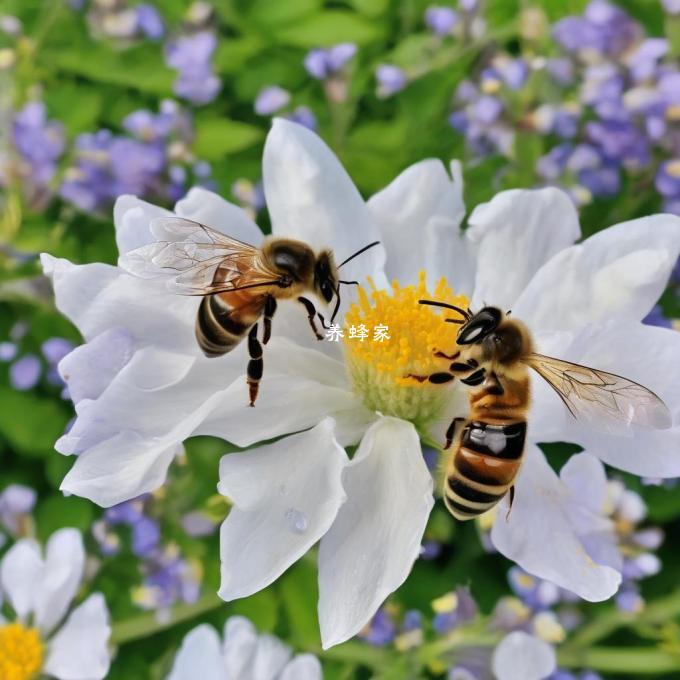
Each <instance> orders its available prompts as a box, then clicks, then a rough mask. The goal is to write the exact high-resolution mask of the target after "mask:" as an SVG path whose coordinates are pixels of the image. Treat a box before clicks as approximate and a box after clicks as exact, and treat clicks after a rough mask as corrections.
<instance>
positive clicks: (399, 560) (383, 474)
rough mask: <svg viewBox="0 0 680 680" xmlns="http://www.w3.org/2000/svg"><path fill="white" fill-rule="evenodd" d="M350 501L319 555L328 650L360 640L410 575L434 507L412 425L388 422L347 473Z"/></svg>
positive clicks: (376, 428)
mask: <svg viewBox="0 0 680 680" xmlns="http://www.w3.org/2000/svg"><path fill="white" fill-rule="evenodd" d="M343 486H344V487H345V490H346V492H347V496H348V499H347V502H346V503H345V504H344V505H343V506H342V508H341V509H340V512H338V517H337V519H336V520H335V522H334V523H333V526H332V527H331V529H330V531H329V532H328V533H327V534H326V535H325V536H324V537H323V539H322V540H321V547H320V549H319V623H320V626H321V640H322V644H323V647H324V649H327V648H328V647H331V646H333V645H336V644H339V643H340V642H344V641H345V640H347V639H348V638H350V637H352V636H353V635H356V633H358V632H359V630H361V628H363V626H364V625H366V623H368V621H369V620H370V618H371V617H372V616H373V614H375V612H376V610H377V609H378V607H379V606H380V605H381V604H382V602H383V601H384V600H385V598H386V597H387V596H388V595H389V594H390V593H392V592H393V591H394V590H396V589H397V588H398V587H399V586H400V585H401V584H402V583H403V582H404V581H405V580H406V577H407V576H408V574H409V572H410V571H411V567H412V565H413V562H414V561H415V559H416V558H417V557H418V553H419V551H420V544H421V539H422V537H423V532H424V531H425V525H426V524H427V518H428V517H429V515H430V510H431V509H432V505H433V503H434V500H433V498H432V477H431V476H430V473H429V471H428V469H427V466H426V465H425V462H424V460H423V457H422V453H421V448H420V442H419V440H418V435H417V433H416V431H415V428H414V427H413V425H411V424H410V423H407V422H406V421H403V420H398V419H396V418H382V419H380V420H379V421H377V422H376V423H375V424H373V425H372V426H371V427H370V428H369V430H368V431H367V432H366V435H365V436H364V439H363V440H362V442H361V444H360V446H359V449H358V450H357V452H356V453H355V455H354V458H353V459H352V462H351V463H350V464H349V465H348V466H347V468H346V469H345V472H344V474H343Z"/></svg>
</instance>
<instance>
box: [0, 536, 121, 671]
mask: <svg viewBox="0 0 680 680" xmlns="http://www.w3.org/2000/svg"><path fill="white" fill-rule="evenodd" d="M84 566H85V549H84V548H83V540H82V537H81V535H80V533H79V532H78V531H77V530H76V529H60V530H59V531H56V532H55V533H54V534H52V536H51V537H50V539H49V541H48V542H47V546H46V549H45V554H44V556H43V554H42V551H41V549H40V546H39V545H38V544H37V543H36V542H35V541H34V540H32V539H28V538H22V539H20V540H19V541H17V542H16V543H15V544H14V545H13V546H12V547H11V548H10V549H9V550H8V551H7V553H6V554H5V556H4V557H3V559H2V562H1V563H0V586H1V589H0V595H1V596H2V597H3V598H5V599H6V601H7V604H8V605H9V608H10V609H11V610H12V611H13V616H12V617H10V619H8V620H7V619H4V618H3V617H2V616H1V615H0V677H1V678H4V679H5V680H30V679H31V678H34V677H35V676H37V675H38V674H40V675H47V676H49V677H53V678H59V679H60V680H99V678H104V677H105V676H106V674H107V673H108V670H109V663H110V660H111V657H110V654H109V650H108V648H107V643H108V640H109V636H110V635H111V628H110V626H109V612H108V609H107V607H106V603H105V601H104V597H103V596H102V595H101V593H94V594H92V595H90V596H89V597H88V598H87V599H86V600H85V601H84V602H83V603H82V604H80V605H78V606H77V607H76V608H75V609H73V610H72V611H71V603H72V601H73V598H74V597H75V595H76V593H77V592H78V588H79V587H80V584H81V581H82V577H83V569H84ZM1 602H2V600H1V599H0V603H1Z"/></svg>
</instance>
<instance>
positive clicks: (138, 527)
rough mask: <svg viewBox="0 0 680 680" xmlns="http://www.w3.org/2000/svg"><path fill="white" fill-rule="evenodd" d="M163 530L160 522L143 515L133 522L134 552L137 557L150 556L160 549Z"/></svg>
mask: <svg viewBox="0 0 680 680" xmlns="http://www.w3.org/2000/svg"><path fill="white" fill-rule="evenodd" d="M160 539H161V530H160V527H159V526H158V522H156V521H155V520H153V519H151V518H150V517H145V516H142V517H140V518H139V519H137V520H136V521H135V522H134V523H133V524H132V552H133V553H134V554H135V555H137V557H149V556H150V555H151V554H153V553H154V551H156V550H157V549H158V545H159V543H160Z"/></svg>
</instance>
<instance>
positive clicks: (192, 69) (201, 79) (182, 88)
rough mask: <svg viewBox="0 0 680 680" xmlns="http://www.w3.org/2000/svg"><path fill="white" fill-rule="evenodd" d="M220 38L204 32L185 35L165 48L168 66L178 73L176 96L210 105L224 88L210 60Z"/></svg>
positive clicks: (175, 88) (175, 87)
mask: <svg viewBox="0 0 680 680" xmlns="http://www.w3.org/2000/svg"><path fill="white" fill-rule="evenodd" d="M216 47H217V38H216V37H215V35H214V34H213V33H211V32H210V31H207V30H204V31H199V32H197V33H193V34H191V35H184V36H181V37H179V38H177V39H176V40H175V41H174V42H171V43H169V44H168V46H167V47H166V51H165V56H166V61H167V63H168V66H171V67H172V68H174V69H177V71H179V77H178V78H177V80H176V81H175V84H174V92H175V94H177V96H179V97H183V98H184V99H188V100H189V101H191V102H193V103H194V104H207V103H208V102H211V101H212V100H213V99H214V98H215V97H216V96H217V93H218V92H219V91H220V89H221V87H222V84H221V83H220V80H219V78H217V76H215V75H214V74H213V72H212V65H211V59H212V55H213V52H214V51H215V48H216Z"/></svg>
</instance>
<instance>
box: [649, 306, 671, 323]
mask: <svg viewBox="0 0 680 680" xmlns="http://www.w3.org/2000/svg"><path fill="white" fill-rule="evenodd" d="M642 323H646V324H647V325H648V326H660V327H661V328H673V323H672V322H671V320H670V319H668V318H666V316H664V313H663V310H662V309H661V307H660V306H659V305H655V306H654V308H653V309H652V311H651V312H649V314H647V316H646V317H645V318H644V319H642Z"/></svg>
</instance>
